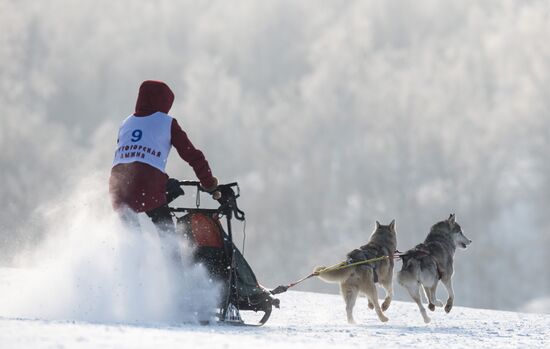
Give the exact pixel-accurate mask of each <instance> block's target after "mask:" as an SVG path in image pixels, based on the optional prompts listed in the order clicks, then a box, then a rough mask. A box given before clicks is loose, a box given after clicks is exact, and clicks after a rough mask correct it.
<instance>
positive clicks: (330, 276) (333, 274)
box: [313, 267, 353, 283]
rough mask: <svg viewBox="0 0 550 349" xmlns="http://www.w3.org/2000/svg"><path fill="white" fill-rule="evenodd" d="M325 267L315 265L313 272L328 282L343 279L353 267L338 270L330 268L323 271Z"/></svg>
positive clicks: (349, 273) (337, 281)
mask: <svg viewBox="0 0 550 349" xmlns="http://www.w3.org/2000/svg"><path fill="white" fill-rule="evenodd" d="M323 269H326V267H315V268H314V269H313V272H314V273H316V274H318V276H319V278H320V279H321V280H323V281H326V282H329V283H339V282H342V281H345V280H346V279H347V278H348V277H349V276H350V275H351V273H352V272H353V268H345V269H339V270H330V271H325V272H323Z"/></svg>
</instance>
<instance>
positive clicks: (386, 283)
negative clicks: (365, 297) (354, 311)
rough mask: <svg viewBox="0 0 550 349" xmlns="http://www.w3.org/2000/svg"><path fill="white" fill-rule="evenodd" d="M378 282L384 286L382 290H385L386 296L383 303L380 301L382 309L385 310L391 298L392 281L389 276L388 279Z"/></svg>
mask: <svg viewBox="0 0 550 349" xmlns="http://www.w3.org/2000/svg"><path fill="white" fill-rule="evenodd" d="M380 284H381V285H382V287H384V290H385V291H386V298H385V299H384V303H382V310H383V311H386V310H388V308H389V307H390V304H391V301H392V299H393V283H392V279H391V277H389V278H388V279H384V280H380ZM369 305H370V303H369ZM371 309H372V308H371Z"/></svg>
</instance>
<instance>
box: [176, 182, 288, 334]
mask: <svg viewBox="0 0 550 349" xmlns="http://www.w3.org/2000/svg"><path fill="white" fill-rule="evenodd" d="M185 186H187V187H194V188H195V189H196V191H197V194H196V195H197V196H196V198H197V201H196V207H195V208H188V207H170V210H171V211H172V212H173V213H174V214H175V216H176V233H177V234H178V235H180V236H181V237H182V238H183V239H186V241H188V242H189V243H190V244H191V246H193V247H194V250H193V251H194V255H193V257H194V260H195V262H196V263H201V264H203V265H204V266H205V267H206V269H207V271H208V273H209V275H210V277H212V279H214V280H216V281H218V282H220V283H221V284H222V285H223V286H222V297H221V298H220V299H221V302H220V304H219V311H218V313H217V318H218V320H219V322H220V323H227V324H233V325H255V326H261V325H263V324H265V323H266V322H267V320H268V319H269V316H270V315H271V311H272V309H273V307H276V308H279V300H278V299H276V298H274V297H273V296H272V295H271V293H270V292H269V290H267V289H266V288H265V287H263V286H262V285H260V284H259V283H258V280H257V279H256V276H255V275H254V272H253V271H252V268H251V267H250V265H249V264H248V262H247V261H246V260H245V258H244V256H243V255H242V253H241V252H240V251H239V249H237V247H236V246H235V244H234V243H233V234H232V227H231V221H232V219H233V218H235V219H237V220H239V221H244V212H243V211H241V210H240V209H239V208H238V206H237V198H238V197H239V196H240V193H239V186H238V184H237V183H236V182H235V183H229V184H222V185H219V186H218V188H217V190H218V191H220V193H221V197H220V199H218V202H219V204H220V206H219V207H218V208H217V209H210V208H201V207H200V193H201V192H204V190H203V189H202V187H201V185H200V183H199V182H195V181H177V180H174V179H170V181H169V183H168V188H167V197H168V202H171V201H173V200H174V199H175V198H176V197H178V196H180V195H183V193H184V191H183V189H182V187H185ZM233 188H237V193H235V191H234V190H233ZM223 217H225V223H226V227H227V231H226V230H224V228H223V226H222V222H221V221H220V219H222V218H223ZM241 311H254V312H263V316H261V318H260V320H259V321H258V323H257V324H251V323H246V322H245V321H243V319H242V318H241V315H240V312H241Z"/></svg>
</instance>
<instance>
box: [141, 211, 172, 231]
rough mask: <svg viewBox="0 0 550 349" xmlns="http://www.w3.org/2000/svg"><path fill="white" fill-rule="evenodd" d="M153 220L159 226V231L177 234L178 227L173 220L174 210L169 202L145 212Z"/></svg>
mask: <svg viewBox="0 0 550 349" xmlns="http://www.w3.org/2000/svg"><path fill="white" fill-rule="evenodd" d="M145 213H146V214H147V216H149V218H151V221H152V222H153V224H154V225H155V227H157V230H158V231H159V233H161V234H162V233H168V234H175V232H176V227H175V225H174V221H173V220H172V212H171V211H170V209H169V208H168V204H165V205H163V206H160V207H157V208H155V209H152V210H150V211H147V212H145Z"/></svg>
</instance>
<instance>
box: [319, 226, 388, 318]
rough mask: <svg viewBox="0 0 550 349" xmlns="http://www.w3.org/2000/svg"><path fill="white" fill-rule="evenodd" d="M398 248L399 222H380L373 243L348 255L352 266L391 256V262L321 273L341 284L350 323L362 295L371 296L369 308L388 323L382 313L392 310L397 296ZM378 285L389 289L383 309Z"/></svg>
mask: <svg viewBox="0 0 550 349" xmlns="http://www.w3.org/2000/svg"><path fill="white" fill-rule="evenodd" d="M396 247H397V238H396V233H395V220H393V221H392V222H391V223H390V224H389V225H381V224H380V223H378V222H376V228H375V229H374V232H373V233H372V235H371V237H370V240H369V242H368V243H367V244H366V245H364V246H361V247H360V248H359V249H356V250H353V251H351V252H350V253H348V256H347V257H348V263H353V262H358V261H362V260H366V259H372V258H377V257H382V256H388V258H387V259H383V260H380V261H377V262H374V263H366V264H362V265H356V266H353V267H348V268H344V269H340V270H333V271H327V272H321V273H320V274H319V277H320V278H321V279H322V280H324V281H327V282H333V283H339V284H340V291H341V292H342V296H343V297H344V301H345V302H346V313H347V317H348V322H349V323H355V320H354V319H353V307H354V306H355V301H356V300H357V296H358V295H359V292H363V293H365V294H366V295H367V298H368V300H369V303H368V304H369V308H371V309H373V308H374V310H375V311H376V314H377V315H378V318H379V319H380V321H382V322H386V321H388V318H387V317H386V316H385V315H384V313H383V312H382V311H383V310H384V311H385V310H386V309H388V307H389V306H390V303H391V300H392V297H393V287H392V277H393V264H394V263H393V253H394V251H395V248H396ZM322 269H324V267H316V268H315V270H314V271H315V272H318V271H320V270H322ZM377 282H378V283H380V285H382V286H383V287H384V289H385V290H386V298H385V299H384V303H382V308H380V305H379V304H378V291H377V289H376V283H377Z"/></svg>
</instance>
